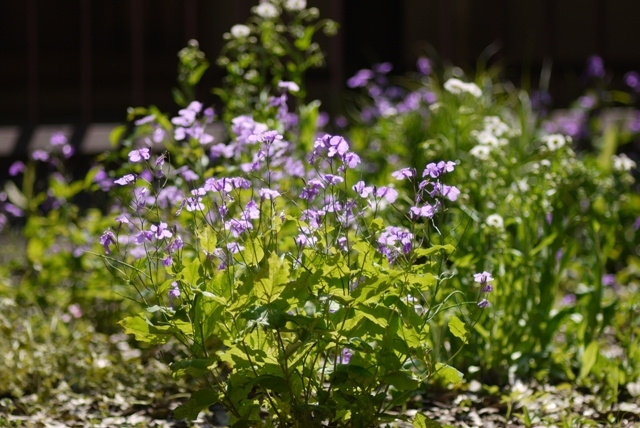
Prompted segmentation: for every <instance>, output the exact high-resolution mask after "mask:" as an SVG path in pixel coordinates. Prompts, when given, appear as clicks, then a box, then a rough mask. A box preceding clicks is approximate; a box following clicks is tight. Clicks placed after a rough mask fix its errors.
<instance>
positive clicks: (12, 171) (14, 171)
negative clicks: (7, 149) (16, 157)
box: [9, 161, 25, 177]
mask: <svg viewBox="0 0 640 428" xmlns="http://www.w3.org/2000/svg"><path fill="white" fill-rule="evenodd" d="M24 169H25V166H24V162H21V161H15V162H14V163H12V164H11V166H10V167H9V175H10V176H12V177H15V176H16V175H18V174H20V173H21V172H23V171H24Z"/></svg>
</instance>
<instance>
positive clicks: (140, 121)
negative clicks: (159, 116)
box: [133, 114, 156, 126]
mask: <svg viewBox="0 0 640 428" xmlns="http://www.w3.org/2000/svg"><path fill="white" fill-rule="evenodd" d="M155 118H156V116H155V115H153V114H150V115H149V116H145V117H142V118H140V119H138V120H136V121H135V122H133V124H134V125H136V126H140V125H144V124H145V123H151V122H153V121H154V120H155Z"/></svg>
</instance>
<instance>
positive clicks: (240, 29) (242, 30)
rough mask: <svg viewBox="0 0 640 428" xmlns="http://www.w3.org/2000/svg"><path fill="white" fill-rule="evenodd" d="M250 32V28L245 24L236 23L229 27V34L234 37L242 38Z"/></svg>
mask: <svg viewBox="0 0 640 428" xmlns="http://www.w3.org/2000/svg"><path fill="white" fill-rule="evenodd" d="M249 34H251V30H250V29H249V27H247V26H246V25H242V24H236V25H234V26H233V27H231V35H232V36H233V37H235V38H236V39H242V38H244V37H247V36H248V35H249Z"/></svg>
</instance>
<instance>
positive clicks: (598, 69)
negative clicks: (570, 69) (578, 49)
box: [585, 55, 605, 79]
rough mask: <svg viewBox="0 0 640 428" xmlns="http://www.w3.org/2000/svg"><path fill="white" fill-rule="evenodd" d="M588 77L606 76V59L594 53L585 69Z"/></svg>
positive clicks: (600, 77)
mask: <svg viewBox="0 0 640 428" xmlns="http://www.w3.org/2000/svg"><path fill="white" fill-rule="evenodd" d="M585 72H586V74H587V77H596V78H599V79H603V78H604V76H605V71H604V61H603V60H602V58H601V57H599V56H597V55H593V56H591V57H589V59H588V60H587V69H586V70H585Z"/></svg>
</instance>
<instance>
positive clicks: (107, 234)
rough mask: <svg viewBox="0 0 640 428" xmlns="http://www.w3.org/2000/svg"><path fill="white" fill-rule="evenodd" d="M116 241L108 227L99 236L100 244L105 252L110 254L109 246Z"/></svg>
mask: <svg viewBox="0 0 640 428" xmlns="http://www.w3.org/2000/svg"><path fill="white" fill-rule="evenodd" d="M115 243H116V236H115V235H114V234H113V232H112V231H111V230H109V229H107V230H105V231H104V233H103V234H102V236H101V237H100V244H101V245H102V246H103V247H104V252H105V254H111V250H110V249H109V246H110V245H111V244H115Z"/></svg>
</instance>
